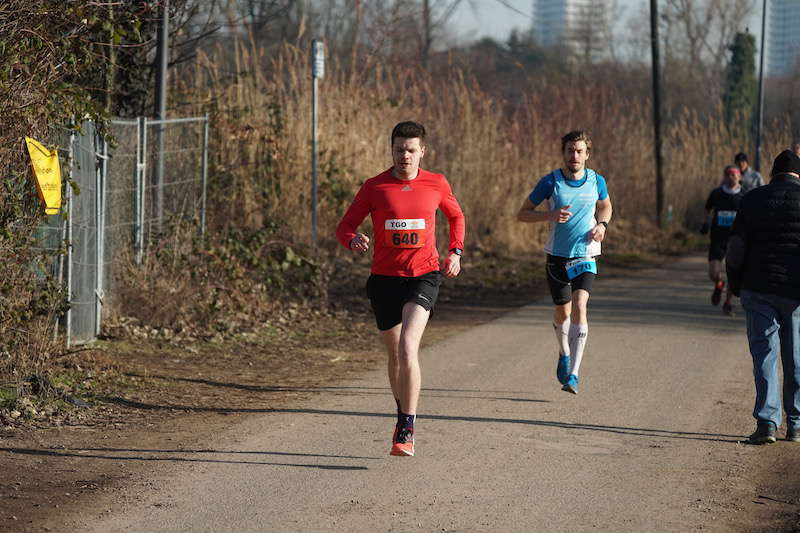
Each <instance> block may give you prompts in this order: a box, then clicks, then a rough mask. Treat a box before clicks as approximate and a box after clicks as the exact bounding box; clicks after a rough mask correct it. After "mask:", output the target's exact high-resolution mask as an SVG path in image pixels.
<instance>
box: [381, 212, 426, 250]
mask: <svg viewBox="0 0 800 533" xmlns="http://www.w3.org/2000/svg"><path fill="white" fill-rule="evenodd" d="M383 227H384V235H385V237H384V239H385V240H384V244H386V246H388V247H389V248H422V247H423V246H425V219H424V218H394V219H390V220H387V221H386V223H385V224H384V226H383Z"/></svg>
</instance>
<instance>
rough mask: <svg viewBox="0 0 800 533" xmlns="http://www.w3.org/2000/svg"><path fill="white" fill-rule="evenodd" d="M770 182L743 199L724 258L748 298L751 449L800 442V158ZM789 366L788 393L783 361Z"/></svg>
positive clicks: (736, 289) (781, 166) (732, 280)
mask: <svg viewBox="0 0 800 533" xmlns="http://www.w3.org/2000/svg"><path fill="white" fill-rule="evenodd" d="M771 174H772V180H771V181H770V182H769V184H767V185H765V186H764V187H759V188H757V189H755V190H753V191H750V192H749V193H747V194H745V195H744V197H743V198H742V201H741V205H740V207H739V214H738V216H737V217H736V221H735V222H734V224H733V228H732V229H731V233H730V238H729V242H728V252H727V255H726V256H725V263H726V269H727V271H728V281H729V284H730V287H731V289H732V290H733V293H734V294H736V295H737V296H741V298H742V307H743V308H744V312H745V318H746V319H747V341H748V344H749V346H750V355H751V356H752V357H753V377H754V379H755V388H756V399H755V406H754V407H753V418H755V419H756V430H755V432H753V434H752V435H750V437H749V439H748V442H749V443H751V444H769V443H772V442H775V440H776V439H775V433H776V430H777V428H778V427H779V426H780V425H781V393H783V408H784V410H785V411H786V440H787V441H790V442H800V276H798V272H800V158H799V157H797V156H796V155H795V154H794V153H793V152H792V151H791V150H784V151H783V152H781V153H780V155H778V157H776V158H775V162H774V164H773V165H772V173H771ZM779 360H780V361H781V363H782V366H783V386H781V379H780V375H779V374H778V361H779Z"/></svg>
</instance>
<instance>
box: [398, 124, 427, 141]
mask: <svg viewBox="0 0 800 533" xmlns="http://www.w3.org/2000/svg"><path fill="white" fill-rule="evenodd" d="M397 137H402V138H403V139H419V143H420V144H422V145H424V144H425V126H423V125H422V124H420V123H419V122H412V121H410V120H408V121H406V122H400V123H399V124H398V125H397V126H395V127H394V129H393V130H392V139H391V143H392V146H394V140H395V138H397Z"/></svg>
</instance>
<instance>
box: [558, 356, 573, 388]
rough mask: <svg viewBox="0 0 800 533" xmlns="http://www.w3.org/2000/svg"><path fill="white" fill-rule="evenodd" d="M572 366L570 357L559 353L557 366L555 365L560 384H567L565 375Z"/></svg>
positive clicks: (567, 374) (567, 375) (566, 375)
mask: <svg viewBox="0 0 800 533" xmlns="http://www.w3.org/2000/svg"><path fill="white" fill-rule="evenodd" d="M571 368H572V358H571V357H570V356H568V355H560V354H559V356H558V366H557V367H556V377H557V378H558V382H559V383H561V384H562V385H566V384H567V377H569V371H570V369H571Z"/></svg>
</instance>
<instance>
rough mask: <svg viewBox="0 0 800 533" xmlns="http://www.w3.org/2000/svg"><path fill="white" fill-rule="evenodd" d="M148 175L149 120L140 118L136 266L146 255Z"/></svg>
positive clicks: (137, 134) (137, 131)
mask: <svg viewBox="0 0 800 533" xmlns="http://www.w3.org/2000/svg"><path fill="white" fill-rule="evenodd" d="M146 175H147V118H145V117H139V119H138V120H137V121H136V199H135V202H136V206H135V208H134V211H135V218H136V220H135V221H134V225H135V226H134V228H135V229H134V233H135V244H134V245H135V247H136V264H137V265H138V264H141V263H142V255H143V254H144V210H145V198H144V193H145V187H144V184H145V176H146Z"/></svg>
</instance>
